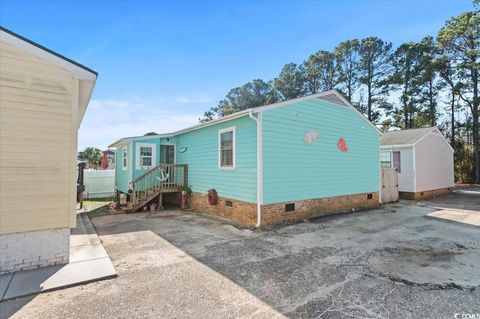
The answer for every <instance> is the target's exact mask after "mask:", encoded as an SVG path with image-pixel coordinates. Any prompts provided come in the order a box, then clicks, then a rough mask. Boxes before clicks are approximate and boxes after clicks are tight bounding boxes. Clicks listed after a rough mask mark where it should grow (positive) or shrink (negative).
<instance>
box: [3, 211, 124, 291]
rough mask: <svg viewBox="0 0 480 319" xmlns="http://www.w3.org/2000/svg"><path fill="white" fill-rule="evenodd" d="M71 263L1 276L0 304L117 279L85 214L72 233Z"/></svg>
mask: <svg viewBox="0 0 480 319" xmlns="http://www.w3.org/2000/svg"><path fill="white" fill-rule="evenodd" d="M70 234H71V235H70V262H69V263H68V264H66V265H58V266H49V267H43V268H38V269H32V270H24V271H17V272H14V273H10V274H5V275H0V301H4V300H7V299H12V298H17V297H23V296H27V295H32V294H37V293H40V292H46V291H50V290H55V289H60V288H66V287H71V286H76V285H80V284H84V283H88V282H92V281H97V280H102V279H108V278H114V277H116V276H117V273H116V271H115V269H114V268H113V265H112V262H111V260H110V258H109V257H108V254H107V252H106V251H105V248H103V245H102V243H101V242H100V239H99V238H98V236H97V233H96V232H95V229H94V228H93V225H92V223H91V222H90V219H89V218H88V216H87V214H86V213H78V214H77V227H76V228H73V229H71V231H70Z"/></svg>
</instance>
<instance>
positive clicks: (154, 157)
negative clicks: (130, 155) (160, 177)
mask: <svg viewBox="0 0 480 319" xmlns="http://www.w3.org/2000/svg"><path fill="white" fill-rule="evenodd" d="M141 147H150V148H151V149H152V156H151V157H152V161H151V165H145V166H143V165H140V164H141V155H140V148H141ZM135 154H136V156H135V157H136V158H135V169H137V170H149V169H151V168H153V167H155V166H156V162H157V161H156V160H157V144H155V143H136V144H135Z"/></svg>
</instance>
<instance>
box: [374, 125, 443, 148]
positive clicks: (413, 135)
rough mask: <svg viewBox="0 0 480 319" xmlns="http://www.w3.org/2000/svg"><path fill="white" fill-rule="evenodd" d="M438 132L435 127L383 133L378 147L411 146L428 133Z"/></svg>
mask: <svg viewBox="0 0 480 319" xmlns="http://www.w3.org/2000/svg"><path fill="white" fill-rule="evenodd" d="M435 130H438V129H437V128H436V127H422V128H413V129H407V130H400V131H391V132H385V133H383V134H382V136H381V138H380V145H382V146H386V145H413V144H415V143H416V142H418V140H420V139H421V138H422V137H424V136H425V135H427V134H428V133H430V132H432V131H435Z"/></svg>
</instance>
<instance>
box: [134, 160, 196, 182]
mask: <svg viewBox="0 0 480 319" xmlns="http://www.w3.org/2000/svg"><path fill="white" fill-rule="evenodd" d="M166 166H175V167H188V164H158V165H157V166H155V167H153V168H151V169H149V170H148V171H146V172H145V174H143V175H141V176H138V177H137V178H135V179H134V180H133V182H131V183H136V182H138V181H139V180H141V179H144V178H145V176H147V175H150V174H151V173H152V172H154V171H156V170H158V169H159V168H162V167H166Z"/></svg>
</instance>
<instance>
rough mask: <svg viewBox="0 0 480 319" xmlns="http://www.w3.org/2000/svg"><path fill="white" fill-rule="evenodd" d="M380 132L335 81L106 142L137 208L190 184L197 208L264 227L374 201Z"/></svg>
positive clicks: (122, 187)
mask: <svg viewBox="0 0 480 319" xmlns="http://www.w3.org/2000/svg"><path fill="white" fill-rule="evenodd" d="M379 137H380V133H379V131H378V129H377V128H376V127H375V126H374V125H373V124H372V123H370V122H369V121H368V120H367V119H366V118H365V117H364V116H363V115H362V114H360V113H359V112H358V111H357V110H356V109H355V108H354V107H353V106H352V105H351V104H350V103H349V102H348V101H347V100H346V99H345V98H344V97H343V96H341V95H340V94H339V93H338V92H337V91H335V90H331V91H326V92H323V93H319V94H315V95H310V96H306V97H302V98H297V99H293V100H289V101H284V102H281V103H276V104H272V105H266V106H260V107H256V108H252V109H248V110H244V111H240V112H237V113H234V114H231V115H227V116H225V117H223V118H220V119H215V120H213V121H210V122H208V123H205V124H199V125H196V126H193V127H189V128H186V129H183V130H180V131H177V132H173V133H166V134H159V135H151V136H139V137H128V138H122V139H120V140H118V141H117V142H115V143H113V144H112V145H110V147H111V148H116V150H117V152H116V154H117V155H116V156H117V159H116V188H117V191H118V192H120V193H125V194H128V197H129V200H130V203H131V206H132V207H133V208H135V209H138V208H141V207H142V206H144V205H146V204H148V203H150V202H152V201H155V200H156V201H158V200H160V203H161V202H162V199H163V200H166V199H167V198H168V197H169V196H164V195H166V194H169V195H172V194H178V192H179V190H181V189H182V188H183V187H184V186H185V185H188V186H190V188H191V190H192V194H191V197H190V207H191V208H192V209H193V210H196V211H199V212H205V213H210V214H215V215H218V216H221V217H224V218H228V219H232V220H235V221H238V222H241V223H244V224H247V225H255V226H257V227H260V226H265V225H267V224H270V223H276V222H281V221H285V220H291V219H299V218H306V217H311V216H317V215H326V214H331V213H338V212H345V211H351V210H352V209H360V208H363V207H369V206H376V205H378V203H379V193H380V163H379Z"/></svg>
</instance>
